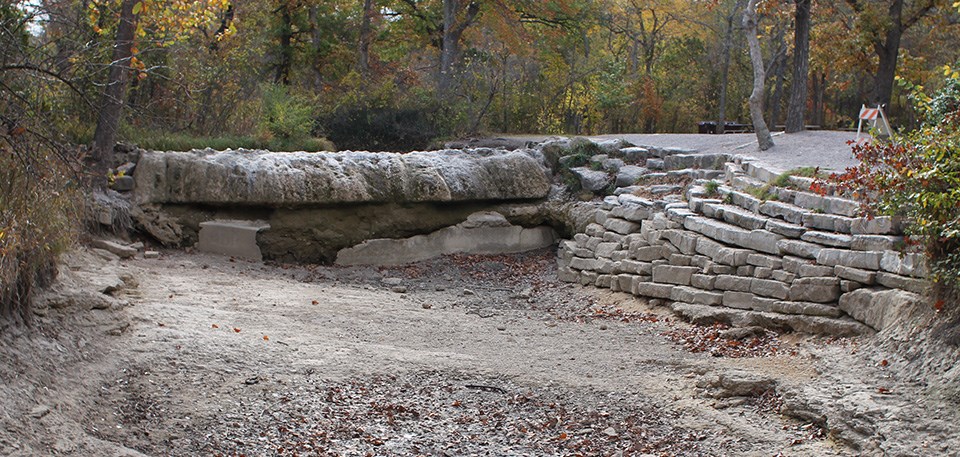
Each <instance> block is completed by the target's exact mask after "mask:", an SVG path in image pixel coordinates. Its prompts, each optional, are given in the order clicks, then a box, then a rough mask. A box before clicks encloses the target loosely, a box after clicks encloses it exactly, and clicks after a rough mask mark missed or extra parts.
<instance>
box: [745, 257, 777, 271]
mask: <svg viewBox="0 0 960 457" xmlns="http://www.w3.org/2000/svg"><path fill="white" fill-rule="evenodd" d="M747 264H749V265H754V266H758V267H766V268H770V269H771V270H779V269H780V268H782V267H783V259H782V258H780V257H777V256H772V255H765V254H749V255H747Z"/></svg>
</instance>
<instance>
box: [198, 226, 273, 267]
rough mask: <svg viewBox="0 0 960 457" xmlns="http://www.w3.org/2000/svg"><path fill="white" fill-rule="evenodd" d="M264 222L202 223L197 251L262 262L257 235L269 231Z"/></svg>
mask: <svg viewBox="0 0 960 457" xmlns="http://www.w3.org/2000/svg"><path fill="white" fill-rule="evenodd" d="M269 228H270V225H269V224H267V223H266V222H264V221H236V220H224V221H208V222H201V223H200V241H199V242H198V243H197V246H196V247H197V250H200V251H204V252H211V253H214V254H223V255H229V256H233V257H239V258H243V259H249V260H255V261H258V262H259V261H261V260H263V255H262V254H261V252H260V246H258V245H257V233H259V232H260V231H261V230H268V229H269Z"/></svg>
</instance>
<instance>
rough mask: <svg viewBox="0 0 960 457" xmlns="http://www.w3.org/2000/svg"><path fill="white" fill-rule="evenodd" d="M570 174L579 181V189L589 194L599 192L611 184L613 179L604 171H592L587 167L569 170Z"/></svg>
mask: <svg viewBox="0 0 960 457" xmlns="http://www.w3.org/2000/svg"><path fill="white" fill-rule="evenodd" d="M570 173H571V174H573V176H575V177H576V178H577V179H578V180H579V181H580V187H581V188H583V189H584V190H589V191H590V192H601V191H603V190H604V189H606V188H607V187H608V186H609V185H610V184H611V183H612V182H613V177H612V176H610V175H609V174H608V173H607V172H606V171H599V170H593V169H591V168H588V167H575V168H571V169H570Z"/></svg>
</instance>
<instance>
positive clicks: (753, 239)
mask: <svg viewBox="0 0 960 457" xmlns="http://www.w3.org/2000/svg"><path fill="white" fill-rule="evenodd" d="M683 226H684V228H686V229H687V230H691V231H694V232H697V233H699V234H701V235H704V236H706V237H708V238H711V239H713V240H716V241H719V242H721V243H724V244H728V245H733V246H738V247H741V248H747V249H752V250H754V251H759V252H763V253H766V254H774V255H780V254H781V250H780V248H779V247H777V242H778V241H780V240H782V239H784V237H783V236H782V235H778V234H776V233H773V232H770V231H767V230H762V229H757V230H747V229H745V228H742V227H739V226H736V225H733V224H728V223H726V222H721V221H718V220H716V219H712V218H709V217H705V216H689V217H686V218H685V219H684V221H683Z"/></svg>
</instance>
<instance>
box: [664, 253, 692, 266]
mask: <svg viewBox="0 0 960 457" xmlns="http://www.w3.org/2000/svg"><path fill="white" fill-rule="evenodd" d="M692 260H693V257H692V256H689V255H683V254H670V256H669V257H668V258H667V261H668V262H670V265H673V266H677V267H689V266H690V263H691V261H692Z"/></svg>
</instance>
